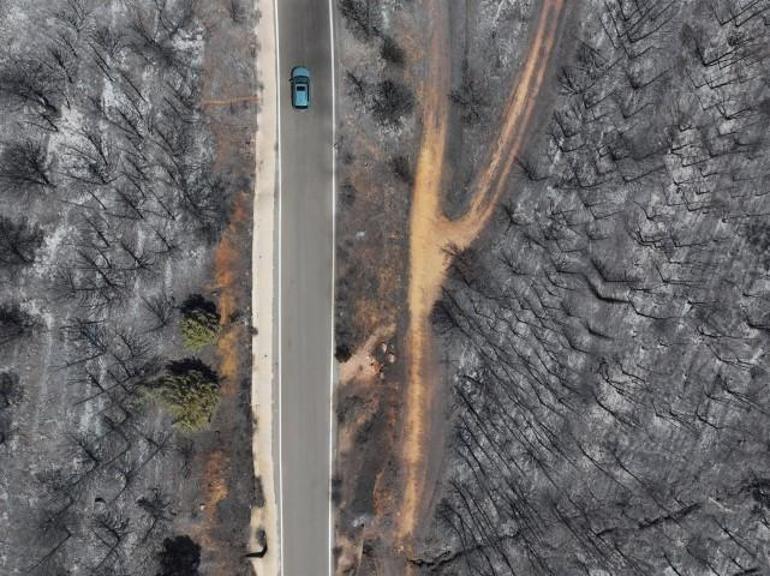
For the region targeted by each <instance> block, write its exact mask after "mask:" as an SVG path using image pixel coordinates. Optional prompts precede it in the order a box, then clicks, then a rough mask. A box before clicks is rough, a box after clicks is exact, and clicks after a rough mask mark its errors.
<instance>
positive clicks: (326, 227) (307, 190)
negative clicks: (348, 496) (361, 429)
mask: <svg viewBox="0 0 770 576" xmlns="http://www.w3.org/2000/svg"><path fill="white" fill-rule="evenodd" d="M277 8H278V14H277V22H278V40H279V57H278V59H279V69H278V76H279V78H278V80H279V82H280V93H279V98H280V118H279V122H280V155H279V158H280V163H281V170H280V179H281V186H280V195H281V197H280V202H281V204H280V214H281V218H280V231H279V234H280V258H281V262H280V277H281V285H280V323H281V324H280V328H279V334H280V340H281V341H280V346H281V355H280V374H281V378H280V386H281V391H280V424H279V425H280V427H281V431H280V443H279V446H280V450H279V453H280V459H281V468H280V481H281V509H282V512H281V522H282V526H281V533H282V551H281V556H282V566H283V569H282V574H283V576H326V575H327V574H329V566H330V557H331V549H330V540H329V528H330V527H329V507H330V500H329V477H330V476H329V474H330V470H329V454H330V446H329V442H330V432H329V425H330V378H331V358H332V276H333V270H332V266H333V262H332V250H333V247H332V244H333V203H334V192H333V185H332V182H333V175H332V169H333V130H332V124H333V120H332V118H333V109H332V107H333V96H332V95H333V92H332V91H333V86H334V83H333V79H332V60H331V41H330V26H329V17H330V15H329V3H328V1H327V0H278V1H277ZM298 65H302V66H307V67H308V68H309V69H310V72H311V92H310V97H311V107H310V109H309V110H304V111H300V110H294V109H292V107H291V99H290V96H291V92H290V89H289V81H288V80H289V75H290V71H291V68H292V67H293V66H298Z"/></svg>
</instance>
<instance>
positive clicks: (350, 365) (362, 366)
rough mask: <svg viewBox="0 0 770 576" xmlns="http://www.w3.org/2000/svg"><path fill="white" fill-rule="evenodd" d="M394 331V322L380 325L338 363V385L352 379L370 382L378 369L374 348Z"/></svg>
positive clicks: (387, 338) (388, 338) (377, 372)
mask: <svg viewBox="0 0 770 576" xmlns="http://www.w3.org/2000/svg"><path fill="white" fill-rule="evenodd" d="M395 331H396V325H395V324H388V325H386V326H380V327H379V328H377V329H376V330H375V331H374V333H372V334H371V335H370V336H369V338H367V339H366V342H364V343H363V344H362V345H361V346H360V347H359V348H358V350H356V351H355V352H354V353H353V355H352V356H351V357H350V358H349V359H348V360H347V361H346V362H343V363H342V364H340V366H339V378H338V381H339V383H340V385H344V384H348V383H349V382H351V381H352V380H353V379H356V380H358V381H359V382H366V383H371V382H372V381H373V380H374V378H376V377H377V374H379V371H380V364H379V362H378V361H377V360H376V359H375V358H374V349H375V348H376V347H377V346H378V345H379V344H380V343H382V342H385V341H387V340H390V338H392V337H393V333H394V332H395Z"/></svg>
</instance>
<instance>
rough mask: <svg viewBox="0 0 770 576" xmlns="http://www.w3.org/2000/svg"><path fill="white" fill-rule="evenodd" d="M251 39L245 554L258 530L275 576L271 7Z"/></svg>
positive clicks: (265, 565) (264, 561) (258, 562)
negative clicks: (249, 473) (250, 482)
mask: <svg viewBox="0 0 770 576" xmlns="http://www.w3.org/2000/svg"><path fill="white" fill-rule="evenodd" d="M258 6H259V21H258V23H257V29H256V35H257V41H258V43H259V48H258V52H257V62H256V67H257V78H258V84H259V86H260V96H261V99H260V110H259V113H258V118H257V134H256V138H255V141H256V159H257V166H256V178H255V189H254V234H253V240H252V242H253V244H252V325H253V326H254V328H255V330H254V335H253V337H252V380H251V398H252V417H253V419H254V438H253V442H252V450H253V458H254V474H255V476H256V478H258V479H260V480H261V485H262V496H263V498H262V502H261V504H262V506H261V507H255V508H254V509H253V510H252V515H251V524H252V536H251V540H252V542H251V544H252V546H251V549H252V550H259V549H261V545H260V543H259V542H258V541H257V534H258V533H259V532H260V531H261V530H264V533H265V535H266V536H267V545H268V548H267V553H266V554H265V555H264V556H263V557H262V558H255V559H253V561H252V566H253V568H254V571H255V573H256V574H259V575H260V576H262V575H266V576H272V575H277V574H278V573H279V568H280V561H279V558H280V538H279V527H278V517H279V516H278V514H279V513H278V508H277V503H278V500H277V498H276V494H277V489H276V475H275V467H274V442H273V439H274V433H275V423H274V417H273V416H274V414H275V400H276V398H275V374H276V370H275V366H276V358H275V354H276V350H275V346H274V344H275V335H274V326H275V300H274V294H275V282H274V280H275V221H276V213H275V210H276V197H275V195H276V170H277V157H276V149H277V145H276V144H277V118H278V116H277V101H276V69H275V66H276V65H275V55H276V53H275V50H276V42H275V27H274V3H273V1H272V0H260V1H259V3H258Z"/></svg>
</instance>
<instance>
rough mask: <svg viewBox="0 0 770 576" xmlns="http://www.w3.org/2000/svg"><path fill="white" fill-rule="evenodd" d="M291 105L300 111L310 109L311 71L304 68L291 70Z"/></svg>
mask: <svg viewBox="0 0 770 576" xmlns="http://www.w3.org/2000/svg"><path fill="white" fill-rule="evenodd" d="M291 105H292V106H294V108H299V109H300V110H305V109H306V108H310V70H308V69H307V68H305V67H304V66H295V67H294V68H292V69H291Z"/></svg>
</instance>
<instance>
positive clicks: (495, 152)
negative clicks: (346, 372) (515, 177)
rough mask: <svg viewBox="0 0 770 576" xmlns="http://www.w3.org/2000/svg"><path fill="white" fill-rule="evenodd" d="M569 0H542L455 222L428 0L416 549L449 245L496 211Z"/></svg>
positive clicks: (413, 312) (414, 476) (415, 284)
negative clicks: (445, 203)
mask: <svg viewBox="0 0 770 576" xmlns="http://www.w3.org/2000/svg"><path fill="white" fill-rule="evenodd" d="M563 5H564V0H543V5H542V8H541V11H540V15H539V17H538V21H537V24H536V26H535V29H534V31H533V33H532V37H531V41H530V46H529V50H528V52H527V56H526V59H525V61H524V64H523V66H522V67H521V70H520V72H519V74H518V77H517V79H516V81H515V82H514V85H513V88H512V92H511V94H510V96H509V98H508V101H507V103H506V106H505V111H504V114H503V117H502V119H501V129H500V133H499V135H498V138H497V139H496V141H495V143H494V145H493V148H492V150H491V152H490V156H489V159H488V160H487V164H486V165H485V166H484V168H483V169H482V170H481V172H480V174H479V176H478V177H477V178H476V180H475V183H474V186H473V187H472V190H473V192H474V195H473V199H472V200H471V204H470V206H469V208H468V211H467V212H466V213H465V214H464V215H463V216H462V217H460V218H458V219H456V220H449V219H448V218H446V216H445V215H444V211H443V209H442V206H441V197H442V194H441V192H442V187H441V186H442V177H443V174H444V161H445V150H446V146H447V136H448V134H447V129H448V114H449V110H448V108H449V102H448V98H447V95H448V94H449V92H450V78H449V70H450V66H449V62H448V61H447V59H448V54H449V48H448V44H447V36H446V35H447V29H448V22H447V14H446V7H445V6H444V3H443V1H442V0H427V6H428V13H429V14H430V23H431V28H432V29H431V31H430V34H431V41H430V51H429V55H428V61H429V64H428V73H427V75H426V82H425V85H424V86H423V89H422V98H421V101H422V102H423V112H422V114H423V116H422V117H423V134H422V143H421V148H420V153H419V157H418V160H417V168H416V171H415V181H414V189H413V196H412V212H411V220H410V246H409V256H410V261H409V274H410V276H409V278H410V284H409V291H408V299H409V302H408V304H409V327H408V335H407V343H408V350H409V367H408V378H409V380H408V389H407V398H406V401H405V406H406V415H405V420H404V431H403V437H402V442H403V443H402V463H403V473H404V492H403V498H402V503H401V507H400V514H399V517H398V525H397V531H396V538H397V541H398V543H399V544H400V546H402V547H403V548H404V549H405V550H406V551H408V550H409V548H410V545H411V540H412V537H413V536H414V534H415V530H416V528H417V525H418V521H419V519H420V517H421V514H422V513H423V512H424V509H423V502H424V501H425V500H426V498H425V492H426V488H427V473H428V470H427V465H426V460H427V458H426V456H427V454H426V451H427V450H428V448H429V446H430V430H431V420H430V417H431V406H432V405H433V401H432V400H433V398H432V395H433V394H434V393H435V388H436V383H437V377H438V375H437V374H436V370H435V369H434V363H433V361H432V359H431V350H432V334H431V328H430V313H431V310H432V309H433V306H434V304H435V303H436V300H437V299H438V296H439V294H440V290H441V286H442V284H443V282H444V278H445V276H446V273H447V270H448V269H449V266H450V264H451V262H452V257H451V255H450V253H449V252H450V250H449V249H450V248H453V247H456V248H457V249H459V250H463V249H465V248H467V247H468V246H470V244H471V243H472V242H473V240H474V239H475V238H476V237H477V236H478V234H479V233H480V232H481V230H482V229H483V228H484V226H485V225H486V223H487V222H488V220H489V217H490V216H491V215H492V213H493V212H494V209H495V206H496V205H497V202H498V200H499V198H500V196H501V194H502V193H503V191H504V190H505V186H506V183H507V180H508V176H509V175H510V172H511V168H512V167H513V163H514V162H515V159H516V156H517V154H518V153H519V152H520V149H521V146H522V143H523V142H524V139H525V137H526V134H527V128H528V126H529V123H530V120H531V119H532V114H533V111H534V109H535V105H536V100H537V95H538V93H539V92H540V89H541V87H542V84H543V78H544V77H545V73H546V69H547V64H548V60H549V58H550V56H551V52H552V50H553V47H554V44H555V42H556V37H557V34H556V32H557V27H558V23H559V16H560V14H561V11H562V8H563Z"/></svg>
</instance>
